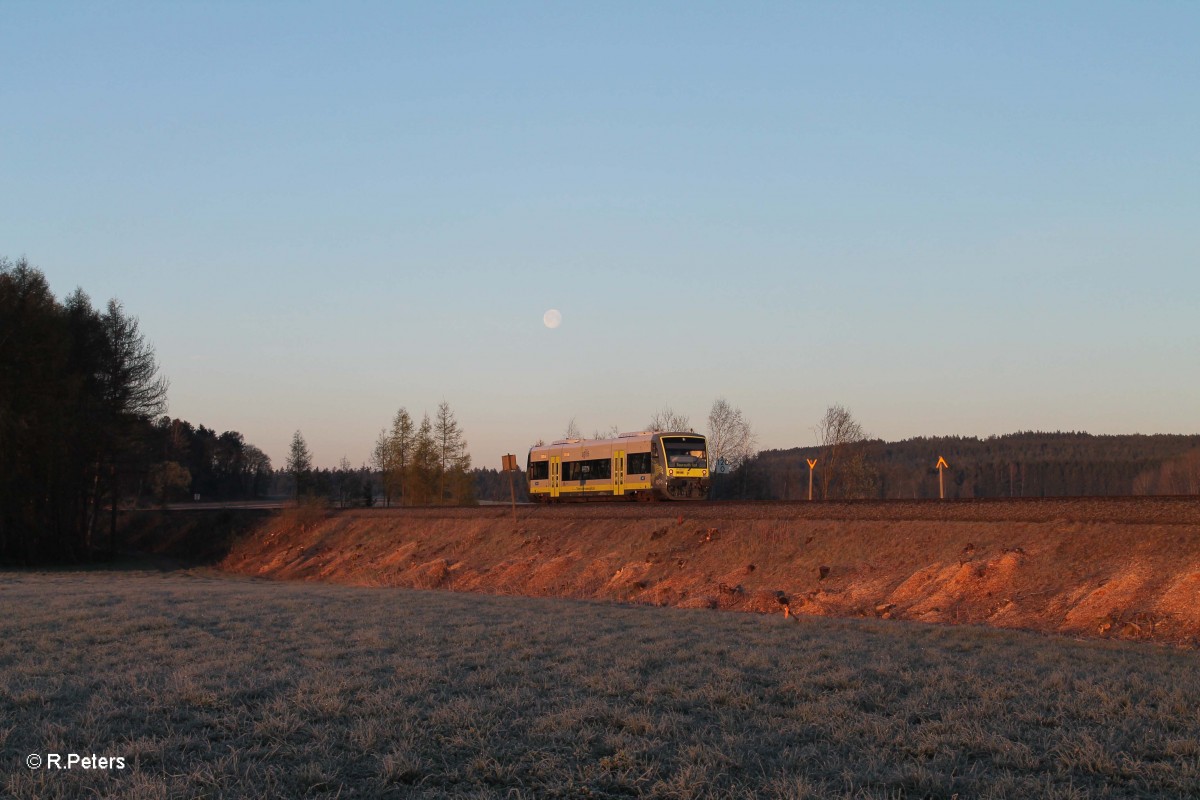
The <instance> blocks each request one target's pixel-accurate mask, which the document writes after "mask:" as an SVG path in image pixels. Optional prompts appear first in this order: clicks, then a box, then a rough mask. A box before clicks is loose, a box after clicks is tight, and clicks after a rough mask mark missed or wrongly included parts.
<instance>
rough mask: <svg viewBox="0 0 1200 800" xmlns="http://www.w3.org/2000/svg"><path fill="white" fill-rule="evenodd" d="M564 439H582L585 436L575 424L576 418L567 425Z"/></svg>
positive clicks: (572, 418)
mask: <svg viewBox="0 0 1200 800" xmlns="http://www.w3.org/2000/svg"><path fill="white" fill-rule="evenodd" d="M563 438H564V439H582V438H583V434H582V433H580V432H579V426H578V425H576V424H575V418H574V417H571V421H570V422H568V423H567V432H566V433H565V434H563Z"/></svg>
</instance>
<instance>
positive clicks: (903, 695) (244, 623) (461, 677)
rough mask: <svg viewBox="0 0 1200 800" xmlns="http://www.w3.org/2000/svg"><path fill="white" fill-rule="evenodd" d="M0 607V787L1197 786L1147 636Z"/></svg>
mask: <svg viewBox="0 0 1200 800" xmlns="http://www.w3.org/2000/svg"><path fill="white" fill-rule="evenodd" d="M592 513H597V512H595V511H594V510H581V511H578V512H575V511H569V512H566V513H564V514H557V513H556V514H551V515H547V516H546V517H545V518H546V519H548V520H554V521H556V523H561V522H563V521H571V520H575V521H576V523H577V524H580V525H582V524H583V520H584V519H586V516H587V515H588V514H592ZM689 513H692V512H689ZM711 513H712V514H714V515H719V514H720V513H721V511H720V510H719V509H714V510H712V511H711ZM576 515H577V516H576ZM713 518H715V519H718V520H719V517H716V516H714V517H713ZM305 524H307V523H305ZM317 524H318V527H319V528H320V526H325V525H329V524H330V523H329V522H326V521H322V522H319V523H317ZM359 524H362V522H361V521H360V518H359V517H357V516H353V515H349V516H343V517H340V518H339V521H337V522H335V523H334V526H335V527H336V525H347V526H355V525H359ZM641 524H642V522H641V521H639V520H631V527H633V528H635V529H636V528H637V527H638V526H640V525H641ZM654 524H656V525H661V523H654ZM676 527H677V528H679V527H685V526H676ZM280 535H282V534H280ZM519 535H522V536H530V535H538V534H529V533H525V534H519ZM673 535H674V534H670V535H666V534H665V535H663V536H660V537H658V538H657V539H654V541H655V542H661V541H662V540H663V539H668V538H670V536H673ZM689 535H690V531H689ZM815 535H822V534H821V533H820V531H817V532H816V533H815ZM710 543H711V542H710ZM660 546H663V545H660ZM696 547H698V545H697V546H696ZM763 569H764V570H766V569H768V567H766V566H764V567H763ZM511 588H512V589H514V590H515V589H516V588H518V587H517V586H512V587H511ZM534 588H536V587H534ZM0 608H2V609H3V612H4V613H3V614H0V675H2V676H3V678H2V680H0V796H4V797H12V798H20V799H22V800H23V799H24V798H76V797H120V798H134V799H135V800H137V799H138V798H197V797H203V798H240V797H264V798H267V797H269V798H275V797H329V798H333V797H339V798H344V797H431V798H437V797H447V798H449V797H456V798H457V797H479V798H490V797H511V798H533V797H611V798H618V797H655V798H692V797H696V798H702V797H732V798H756V797H768V798H772V797H774V798H806V797H812V798H815V797H834V798H838V797H845V798H910V797H911V798H915V797H937V798H951V797H960V798H968V797H971V798H1015V797H1044V798H1085V797H1111V798H1117V797H1140V798H1150V797H1163V798H1168V797H1169V798H1177V797H1184V796H1193V797H1194V796H1197V795H1198V794H1200V714H1198V713H1197V709H1198V708H1200V662H1197V660H1196V655H1195V652H1194V651H1190V650H1184V649H1179V648H1174V647H1161V646H1155V645H1148V644H1144V643H1142V644H1135V643H1129V642H1111V641H1095V640H1091V641H1078V640H1071V639H1066V638H1062V637H1047V636H1042V635H1037V634H1031V633H1026V632H1019V631H1009V630H998V629H993V628H986V627H978V626H943V625H921V624H915V623H911V622H902V621H896V620H890V621H882V620H875V619H866V620H856V619H830V618H822V617H815V616H814V617H801V618H800V619H799V620H798V621H797V620H795V619H791V620H785V619H784V618H783V617H782V616H781V615H779V614H774V615H769V616H768V615H759V614H719V613H713V612H711V611H705V610H680V609H671V608H652V607H647V606H644V605H638V606H632V605H614V604H600V603H589V602H579V601H570V600H561V599H537V598H524V597H495V596H485V595H478V594H474V595H472V594H461V593H451V592H426V591H413V590H408V589H394V588H365V587H352V586H339V585H331V584H325V583H301V582H292V581H262V580H254V579H250V578H244V577H236V576H230V575H228V574H222V573H219V572H216V571H212V570H176V571H166V572H154V571H145V570H132V569H130V570H125V571H119V570H110V571H48V572H12V571H9V572H0ZM51 752H55V753H71V752H75V753H82V754H91V753H95V754H97V755H110V756H121V757H123V758H125V759H126V762H127V766H126V769H124V770H121V771H114V772H94V771H93V772H84V771H81V770H78V769H75V770H72V771H69V772H67V771H48V770H46V769H39V770H30V769H28V768H27V767H26V766H25V765H24V761H25V758H26V755H27V754H29V753H38V754H45V753H51Z"/></svg>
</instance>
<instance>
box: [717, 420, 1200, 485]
mask: <svg viewBox="0 0 1200 800" xmlns="http://www.w3.org/2000/svg"><path fill="white" fill-rule="evenodd" d="M835 410H836V411H840V412H844V413H845V415H846V416H849V412H846V411H845V409H842V408H841V407H833V409H831V411H835ZM833 416H834V417H835V418H836V417H839V416H840V414H837V413H835V414H834V415H833ZM828 421H831V420H830V415H828V414H827V416H826V418H825V419H824V420H822V423H823V424H822V425H818V427H817V431H818V442H819V443H818V444H817V445H814V446H811V447H796V448H790V449H786V450H764V451H763V452H761V453H758V454H757V455H756V456H755V457H754V458H752V459H750V460H749V461H747V462H746V463H745V464H743V466H742V468H741V469H739V470H738V472H737V473H736V474H735V475H731V476H729V478H730V479H729V480H727V481H725V482H724V484H723V485H722V493H721V496H724V497H742V498H746V499H778V500H802V499H805V498H806V497H807V496H808V480H809V467H808V463H807V461H808V460H809V459H814V460H816V462H817V466H816V468H815V470H814V473H813V475H814V478H815V488H814V496H815V498H816V499H830V500H836V499H926V498H936V497H938V491H939V490H938V475H937V470H936V468H935V465H936V463H937V460H938V458H939V457H942V458H945V459H946V461H947V463H948V464H949V468H948V469H947V470H946V472H945V488H946V496H947V497H948V498H973V497H1065V496H1111V495H1134V494H1192V493H1197V492H1198V491H1200V436H1196V435H1175V434H1158V435H1142V434H1130V435H1093V434H1088V433H1080V432H1062V431H1055V432H1042V431H1026V432H1020V433H1013V434H1007V435H1002V436H989V437H986V438H978V437H964V436H942V437H915V438H912V439H906V440H903V441H899V442H884V441H882V440H880V439H873V438H869V437H868V436H867V435H866V434H865V433H863V431H862V428H861V426H859V425H858V424H857V423H855V422H853V419H852V417H851V418H850V420H849V422H847V420H845V419H834V420H832V421H834V422H835V423H840V425H841V427H839V425H838V424H835V425H834V426H833V428H832V432H833V434H832V435H824V434H826V433H829V431H830V429H828V428H826V427H824V423H826V422H828Z"/></svg>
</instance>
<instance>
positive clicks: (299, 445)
mask: <svg viewBox="0 0 1200 800" xmlns="http://www.w3.org/2000/svg"><path fill="white" fill-rule="evenodd" d="M287 471H288V472H290V473H291V475H292V480H293V481H295V496H296V497H299V496H300V493H301V491H304V490H307V489H308V483H309V476H310V474H311V473H312V453H310V452H309V450H308V444H307V443H305V441H304V436H303V435H302V434H301V433H300V431H296V432H295V433H294V434H292V446H291V449H290V450H289V451H288V460H287Z"/></svg>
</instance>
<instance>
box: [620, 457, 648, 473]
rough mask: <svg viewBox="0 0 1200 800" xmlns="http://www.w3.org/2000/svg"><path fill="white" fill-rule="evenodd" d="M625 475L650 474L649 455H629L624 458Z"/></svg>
mask: <svg viewBox="0 0 1200 800" xmlns="http://www.w3.org/2000/svg"><path fill="white" fill-rule="evenodd" d="M626 464H627V466H626V469H625V472H626V474H629V475H646V474H648V473H649V472H650V454H649V453H630V454H629V455H627V456H626Z"/></svg>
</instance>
